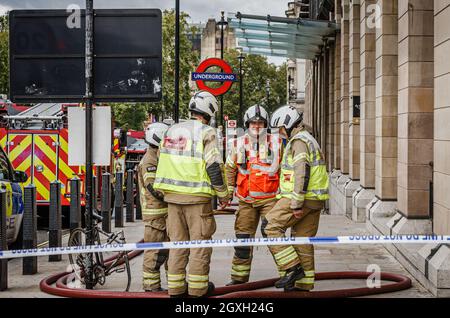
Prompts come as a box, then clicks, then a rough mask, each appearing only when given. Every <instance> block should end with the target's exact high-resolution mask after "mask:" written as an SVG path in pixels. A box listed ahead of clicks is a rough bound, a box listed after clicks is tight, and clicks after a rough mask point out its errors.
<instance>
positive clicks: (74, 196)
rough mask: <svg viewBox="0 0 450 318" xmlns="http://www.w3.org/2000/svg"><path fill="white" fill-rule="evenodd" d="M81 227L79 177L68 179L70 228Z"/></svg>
mask: <svg viewBox="0 0 450 318" xmlns="http://www.w3.org/2000/svg"><path fill="white" fill-rule="evenodd" d="M79 227H81V194H80V179H78V178H75V179H71V180H70V230H71V231H73V230H75V229H76V228H79Z"/></svg>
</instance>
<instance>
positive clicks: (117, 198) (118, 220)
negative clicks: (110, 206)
mask: <svg viewBox="0 0 450 318" xmlns="http://www.w3.org/2000/svg"><path fill="white" fill-rule="evenodd" d="M115 186H116V188H115V192H114V210H115V212H114V214H115V218H114V219H115V226H116V227H123V187H122V186H123V172H117V173H116V184H115Z"/></svg>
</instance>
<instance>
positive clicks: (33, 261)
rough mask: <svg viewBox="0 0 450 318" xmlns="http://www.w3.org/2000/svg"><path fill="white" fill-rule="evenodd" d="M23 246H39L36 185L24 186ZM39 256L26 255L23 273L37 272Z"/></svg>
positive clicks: (26, 247)
mask: <svg viewBox="0 0 450 318" xmlns="http://www.w3.org/2000/svg"><path fill="white" fill-rule="evenodd" d="M22 226H23V246H22V248H24V249H35V248H36V247H37V206H36V187H35V186H34V185H28V186H26V187H25V188H24V213H23V225H22ZM37 268H38V258H37V257H36V256H34V257H24V258H23V262H22V274H23V275H33V274H36V273H37Z"/></svg>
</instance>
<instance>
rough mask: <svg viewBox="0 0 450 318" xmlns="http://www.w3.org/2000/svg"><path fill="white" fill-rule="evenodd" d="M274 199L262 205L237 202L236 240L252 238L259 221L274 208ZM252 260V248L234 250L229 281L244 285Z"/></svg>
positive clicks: (244, 247) (248, 276)
mask: <svg viewBox="0 0 450 318" xmlns="http://www.w3.org/2000/svg"><path fill="white" fill-rule="evenodd" d="M275 203H276V199H275V198H274V199H272V200H270V199H269V200H265V201H264V203H257V204H256V205H255V204H252V203H247V202H245V201H242V200H239V209H238V211H237V213H236V220H235V222H234V231H235V233H236V238H238V239H242V238H253V237H255V233H256V230H257V228H258V223H259V219H262V218H263V217H264V216H265V215H266V214H267V213H269V211H270V210H272V208H273V207H274V206H275ZM252 258H253V247H252V246H242V247H235V248H234V257H233V261H232V265H231V279H232V280H233V281H237V282H242V283H246V282H248V280H249V278H250V270H251V264H252Z"/></svg>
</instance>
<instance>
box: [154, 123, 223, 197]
mask: <svg viewBox="0 0 450 318" xmlns="http://www.w3.org/2000/svg"><path fill="white" fill-rule="evenodd" d="M211 130H214V128H212V127H210V126H207V125H204V124H202V123H201V122H200V121H198V120H188V121H186V122H183V123H180V124H176V125H174V126H172V127H171V128H169V130H168V131H167V132H166V135H165V137H164V140H163V141H162V142H161V145H160V155H159V163H158V169H157V171H156V178H155V183H154V185H153V187H154V188H155V189H158V190H162V191H164V192H173V193H181V194H188V195H201V196H213V195H216V192H215V190H214V189H213V187H212V186H211V180H210V178H209V176H208V173H207V171H206V162H207V161H208V158H212V157H213V156H216V155H217V153H219V150H218V149H217V147H214V148H213V149H212V150H211V151H210V153H204V144H203V140H204V138H205V135H206V134H207V133H208V132H211Z"/></svg>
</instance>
